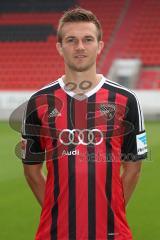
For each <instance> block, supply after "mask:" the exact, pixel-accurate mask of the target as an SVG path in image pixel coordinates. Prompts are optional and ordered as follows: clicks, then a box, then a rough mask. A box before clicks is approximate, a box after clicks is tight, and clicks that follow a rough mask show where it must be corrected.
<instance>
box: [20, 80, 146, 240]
mask: <svg viewBox="0 0 160 240" xmlns="http://www.w3.org/2000/svg"><path fill="white" fill-rule="evenodd" d="M22 137H23V140H22V142H23V144H22V146H23V149H22V159H23V163H24V164H39V163H42V162H43V161H46V166H47V170H48V173H47V182H46V190H45V200H44V204H43V208H42V213H41V217H40V224H39V227H38V230H37V234H36V237H35V239H36V240H52V239H54V240H56V239H57V240H67V239H68V240H106V239H107V240H112V239H114V240H131V239H132V234H131V231H130V228H129V226H128V223H127V220H126V214H125V203H124V194H123V187H122V181H121V176H120V167H121V163H122V161H132V162H134V161H138V160H140V159H144V158H146V155H147V145H146V136H145V129H144V120H143V114H142V110H141V107H140V104H139V101H138V99H137V97H136V95H135V94H134V92H132V91H130V90H128V89H126V88H124V87H122V86H120V85H118V84H116V83H113V82H111V81H109V80H108V79H106V78H105V77H103V76H102V78H101V81H100V82H99V84H98V85H97V86H96V87H95V88H93V89H92V90H91V91H89V92H87V93H85V95H83V96H82V95H81V96H79V95H76V94H75V93H74V92H73V91H71V90H68V89H67V88H66V87H65V85H64V82H63V78H60V79H58V80H57V81H55V82H53V83H51V84H50V85H47V86H45V87H44V88H43V89H41V90H39V91H38V92H36V93H35V94H34V95H33V96H32V97H31V98H30V100H29V101H28V104H27V108H26V111H25V114H24V122H23V128H22Z"/></svg>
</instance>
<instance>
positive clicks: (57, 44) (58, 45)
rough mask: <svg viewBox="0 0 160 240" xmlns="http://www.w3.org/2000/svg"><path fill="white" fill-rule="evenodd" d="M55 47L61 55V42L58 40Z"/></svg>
mask: <svg viewBox="0 0 160 240" xmlns="http://www.w3.org/2000/svg"><path fill="white" fill-rule="evenodd" d="M56 48H57V51H58V53H59V55H60V56H63V51H62V44H61V43H60V42H57V43H56Z"/></svg>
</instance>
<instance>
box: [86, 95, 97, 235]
mask: <svg viewBox="0 0 160 240" xmlns="http://www.w3.org/2000/svg"><path fill="white" fill-rule="evenodd" d="M95 97H96V94H94V95H92V96H91V97H90V98H89V102H91V103H90V104H88V109H87V113H88V116H87V119H88V120H87V129H91V128H94V126H95ZM87 153H88V239H91V240H95V239H96V190H95V188H96V186H95V148H94V145H92V144H89V145H88V146H87Z"/></svg>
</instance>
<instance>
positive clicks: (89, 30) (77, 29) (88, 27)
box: [62, 22, 97, 38]
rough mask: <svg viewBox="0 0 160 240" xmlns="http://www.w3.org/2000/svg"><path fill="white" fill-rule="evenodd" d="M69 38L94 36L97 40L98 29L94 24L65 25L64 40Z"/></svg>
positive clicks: (77, 23)
mask: <svg viewBox="0 0 160 240" xmlns="http://www.w3.org/2000/svg"><path fill="white" fill-rule="evenodd" d="M69 36H74V37H85V36H93V37H96V38H97V28H96V26H95V24H94V23H92V22H75V23H65V24H64V26H63V27H62V38H66V37H69Z"/></svg>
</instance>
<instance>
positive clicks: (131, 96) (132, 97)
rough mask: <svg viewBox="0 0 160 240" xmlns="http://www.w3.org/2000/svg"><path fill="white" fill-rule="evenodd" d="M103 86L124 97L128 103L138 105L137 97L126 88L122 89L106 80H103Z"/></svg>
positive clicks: (122, 87) (120, 86)
mask: <svg viewBox="0 0 160 240" xmlns="http://www.w3.org/2000/svg"><path fill="white" fill-rule="evenodd" d="M104 86H105V87H106V88H107V89H108V90H110V91H113V92H115V93H118V94H121V95H124V96H125V97H127V98H128V101H129V102H137V103H138V98H137V95H136V93H135V92H134V91H133V90H131V89H129V88H126V87H124V86H122V85H120V84H118V83H116V82H113V81H111V80H109V79H107V78H106V79H105V82H104Z"/></svg>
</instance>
